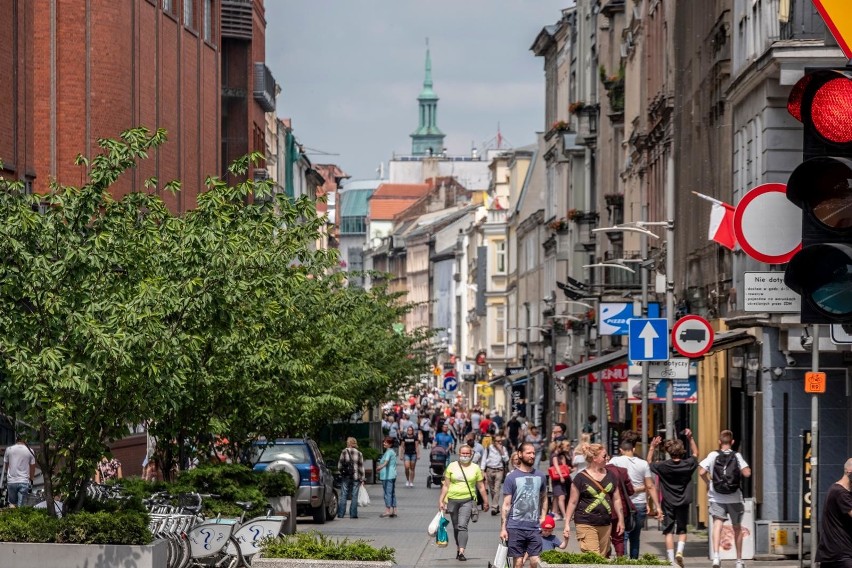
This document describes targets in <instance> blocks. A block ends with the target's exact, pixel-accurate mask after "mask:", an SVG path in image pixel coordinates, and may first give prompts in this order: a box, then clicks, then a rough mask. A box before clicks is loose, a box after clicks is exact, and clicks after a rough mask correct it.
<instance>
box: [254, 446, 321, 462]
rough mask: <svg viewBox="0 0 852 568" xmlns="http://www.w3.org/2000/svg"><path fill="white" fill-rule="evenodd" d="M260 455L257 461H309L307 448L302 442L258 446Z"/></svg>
mask: <svg viewBox="0 0 852 568" xmlns="http://www.w3.org/2000/svg"><path fill="white" fill-rule="evenodd" d="M258 450H259V453H260V455H259V456H258V458H257V462H256V463H271V462H274V461H278V460H287V461H288V462H292V463H309V462H310V461H311V459H310V457H308V452H307V448H305V446H303V445H301V444H292V445H286V446H279V445H273V446H266V447H265V448H264V447H262V446H261V447H260V448H258Z"/></svg>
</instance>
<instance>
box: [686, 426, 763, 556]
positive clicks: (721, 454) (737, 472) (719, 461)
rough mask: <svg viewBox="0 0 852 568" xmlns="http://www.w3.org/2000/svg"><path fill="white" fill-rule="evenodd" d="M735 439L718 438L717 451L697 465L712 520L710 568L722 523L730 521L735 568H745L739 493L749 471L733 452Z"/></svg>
mask: <svg viewBox="0 0 852 568" xmlns="http://www.w3.org/2000/svg"><path fill="white" fill-rule="evenodd" d="M733 445H734V435H733V433H732V432H731V431H730V430H722V432H721V433H720V434H719V450H718V451H712V452H710V454H709V455H708V456H707V457H706V458H704V460H703V461H702V462H701V463H700V464H698V474H699V475H700V476H701V479H703V480H704V481H705V482H706V483H707V485H708V488H709V490H708V492H707V500H708V501H709V505H708V511H709V513H710V516H711V517H712V518H713V568H719V567H720V566H721V565H722V561H721V560H720V558H719V541H720V540H721V537H722V525H723V524H724V523H725V519H726V518H729V517H730V519H731V526H732V528H733V530H734V545H735V546H736V550H737V564H736V568H744V566H745V564H744V563H743V532H742V520H743V514H744V513H745V505H744V502H743V493H742V491H741V490H740V486H741V484H742V480H743V478H744V477H751V468H750V467H749V465H748V463H747V462H746V461H745V459H743V456H742V455H740V453H739V452H735V451H734V450H733Z"/></svg>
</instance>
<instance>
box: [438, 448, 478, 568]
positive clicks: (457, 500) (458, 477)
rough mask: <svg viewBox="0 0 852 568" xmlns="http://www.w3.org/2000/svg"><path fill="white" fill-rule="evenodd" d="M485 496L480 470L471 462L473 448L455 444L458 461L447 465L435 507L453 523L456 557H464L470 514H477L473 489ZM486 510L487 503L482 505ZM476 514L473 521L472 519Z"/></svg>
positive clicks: (459, 558)
mask: <svg viewBox="0 0 852 568" xmlns="http://www.w3.org/2000/svg"><path fill="white" fill-rule="evenodd" d="M477 489H479V491H480V492H481V493H482V494H483V495H485V483H484V482H483V477H482V470H481V469H480V468H479V466H478V465H477V464H475V463H473V448H471V447H470V446H468V445H467V444H464V445H462V446H460V447H459V460H458V461H456V462H453V463H451V464H450V465H449V467H447V471H446V472H445V473H444V483H443V484H442V485H441V496H440V497H439V498H438V509H440V510H441V511H447V512H448V513H449V514H450V521H452V523H453V537H454V538H455V541H456V547H457V549H458V550H457V552H456V560H462V561H464V560H467V558H465V555H464V549H465V548H466V547H467V537H468V531H467V525H468V523H469V522H470V521H471V517H472V516H473V515H474V512H475V515H476V516H478V514H479V511H478V510H477V509H476V497H475V495H476V490H477ZM482 510H483V511H487V510H488V503H484V504H483V506H482ZM476 516H474V518H473V521H474V522H476Z"/></svg>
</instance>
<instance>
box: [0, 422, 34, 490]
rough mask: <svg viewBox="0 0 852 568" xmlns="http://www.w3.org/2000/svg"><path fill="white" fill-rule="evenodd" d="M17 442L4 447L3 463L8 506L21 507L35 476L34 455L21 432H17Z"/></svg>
mask: <svg viewBox="0 0 852 568" xmlns="http://www.w3.org/2000/svg"><path fill="white" fill-rule="evenodd" d="M16 440H17V442H16V443H15V445H13V446H9V447H8V448H6V455H4V456H3V465H4V466H5V468H6V484H7V485H6V488H7V490H8V493H7V499H8V501H9V506H10V507H22V506H23V505H24V498H25V497H26V496H27V494H29V492H30V486H32V484H33V478H35V456H33V453H32V451H31V450H30V448H29V446H27V439H26V436H25V435H24V434H23V433H20V432H19V433H18V437H17V438H16Z"/></svg>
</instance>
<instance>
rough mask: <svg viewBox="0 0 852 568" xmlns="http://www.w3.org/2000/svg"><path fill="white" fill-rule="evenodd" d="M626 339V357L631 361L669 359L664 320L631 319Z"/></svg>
mask: <svg viewBox="0 0 852 568" xmlns="http://www.w3.org/2000/svg"><path fill="white" fill-rule="evenodd" d="M627 337H628V343H627V352H628V355H627V356H628V358H629V359H630V360H631V361H667V360H668V359H669V333H668V320H666V319H665V318H648V319H631V320H630V321H629V322H628V334H627Z"/></svg>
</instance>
